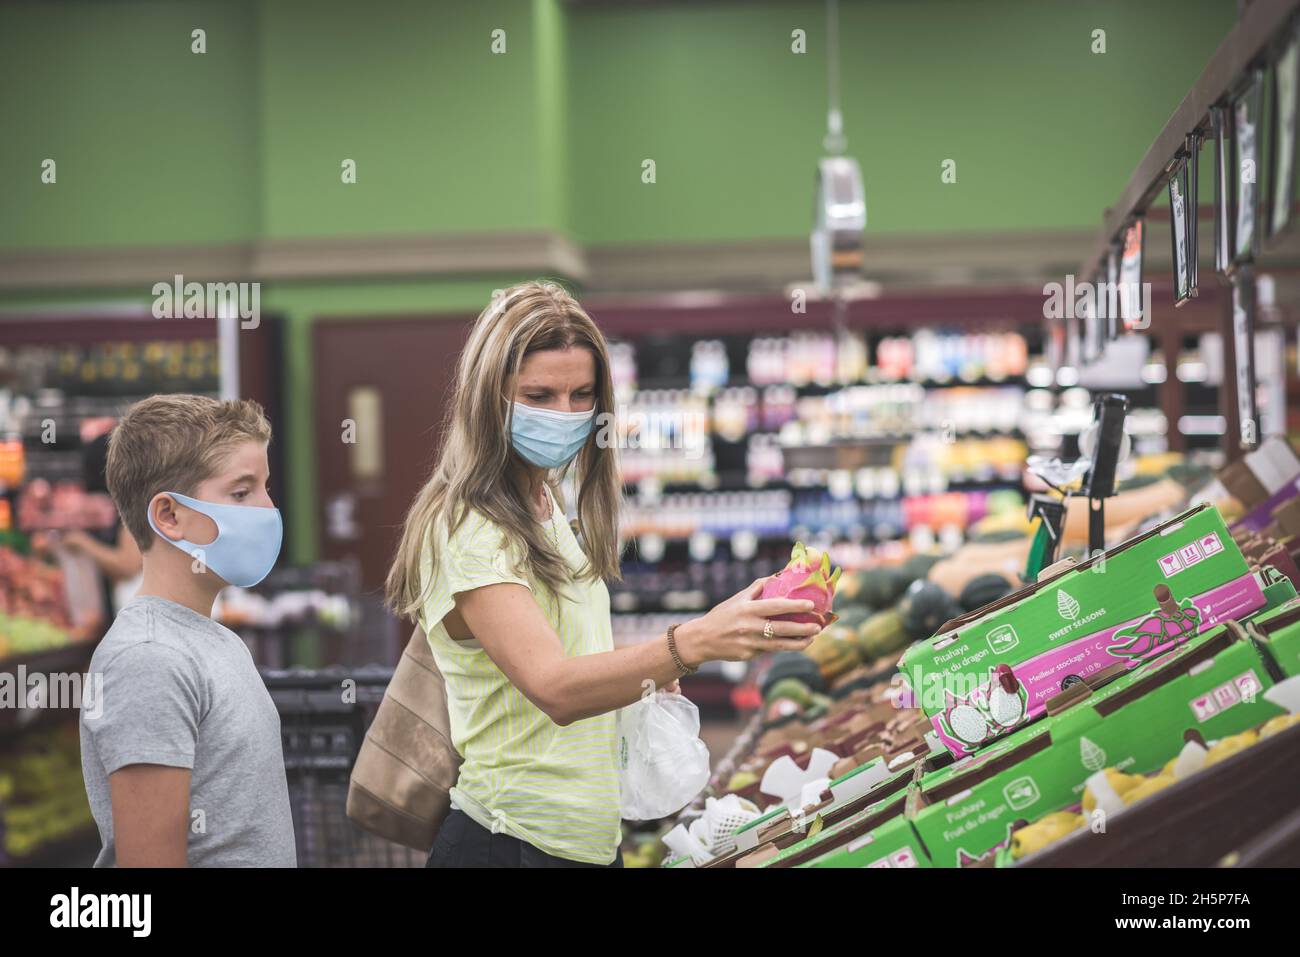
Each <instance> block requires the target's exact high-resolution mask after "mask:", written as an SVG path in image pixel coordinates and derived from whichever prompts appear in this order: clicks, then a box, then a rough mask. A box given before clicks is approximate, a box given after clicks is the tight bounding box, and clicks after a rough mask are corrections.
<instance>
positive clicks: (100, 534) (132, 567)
mask: <svg viewBox="0 0 1300 957" xmlns="http://www.w3.org/2000/svg"><path fill="white" fill-rule="evenodd" d="M107 462H108V432H104V433H102V434H100V435H98V436H96V437H95V438H93V439H91V440H89V441H88V442H86V443H85V445H83V446H82V458H81V466H82V478H83V483H84V486H85V490H86V491H87V492H93V493H99V494H102V495H108V483H107V482H106V481H105V479H104V470H105V468H106V465H107ZM35 544H36V548H37V550H38V551H40V552H43V553H52V552H54V551H56V550H59V549H62V550H63V551H66V552H68V553H70V554H73V555H86V556H88V557H89V558H90V560H91V561H92V562H94V564H95V567H96V568H97V569H98V570H99V572H100V577H101V582H102V588H101V604H102V606H103V614H104V617H105V619H106V620H107V621H112V620H113V618H114V617H115V616H116V615H117V610H118V609H119V608H121V607H122V606H123V605H125V604H126V603H127V601H129V600H130V598H131V596H132V595H134V594H135V591H136V589H137V588H139V587H140V580H141V577H142V575H143V573H144V562H143V560H142V559H141V558H140V549H139V548H138V547H136V544H135V539H134V538H132V537H131V533H130V532H128V531H127V530H126V526H125V525H124V524H122V519H121V516H119V515H118V514H117V510H116V509H114V510H113V525H112V527H111V528H109V529H106V530H103V531H96V532H86V531H82V530H81V529H75V528H74V529H69V530H68V531H66V532H61V533H60V532H54V533H46V534H43V535H41V536H39V538H38V540H37V541H36V543H35Z"/></svg>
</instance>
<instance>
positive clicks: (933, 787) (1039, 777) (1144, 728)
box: [907, 623, 1284, 867]
mask: <svg viewBox="0 0 1300 957" xmlns="http://www.w3.org/2000/svg"><path fill="white" fill-rule="evenodd" d="M1107 675H1108V676H1113V677H1111V679H1110V680H1109V682H1108V683H1106V684H1103V685H1101V686H1100V687H1092V686H1090V685H1089V684H1088V683H1087V682H1086V681H1085V682H1084V683H1083V684H1082V685H1081V686H1078V687H1074V688H1071V689H1069V690H1067V692H1065V695H1064V696H1063V698H1064V700H1063V702H1057V701H1054V702H1053V705H1052V709H1051V710H1052V713H1051V714H1049V715H1048V716H1047V717H1045V718H1044V719H1043V720H1041V721H1037V722H1035V723H1033V724H1030V725H1028V726H1026V727H1024V728H1021V729H1020V730H1018V731H1016V732H1015V733H1013V734H1011V735H1009V736H1008V737H1006V738H1003V739H1001V740H999V741H997V742H995V743H994V744H993V745H991V746H990V747H988V748H986V749H984V750H982V751H981V752H980V753H979V754H978V755H975V756H973V757H970V758H967V759H964V760H961V761H958V762H956V763H955V764H952V765H950V766H949V767H947V768H943V769H940V770H938V771H935V772H933V773H931V774H927V775H925V776H923V777H922V778H921V779H920V780H919V781H918V782H916V784H914V785H913V786H912V787H911V788H910V789H909V791H908V796H907V817H908V820H909V821H910V822H911V823H912V826H913V827H914V828H916V832H917V835H918V836H919V837H920V839H921V841H922V844H923V845H924V848H925V851H926V853H927V855H928V857H929V858H930V860H931V861H932V862H933V863H934V865H935V866H936V867H960V866H968V865H971V864H976V863H983V862H986V861H988V860H989V859H990V858H991V856H992V854H994V853H995V852H996V851H997V850H998V848H1000V847H1002V846H1003V845H1005V844H1006V843H1007V841H1008V840H1009V838H1010V834H1011V831H1012V829H1013V825H1014V824H1015V823H1016V822H1017V821H1033V820H1036V819H1038V818H1040V817H1042V816H1043V815H1044V814H1048V813H1050V812H1052V811H1058V810H1061V809H1063V808H1066V807H1069V806H1071V805H1074V804H1076V803H1078V802H1079V800H1080V798H1081V795H1082V791H1083V787H1084V784H1085V782H1086V781H1087V778H1088V776H1089V775H1091V774H1093V773H1095V772H1097V771H1100V770H1102V769H1104V768H1108V767H1110V768H1115V769H1117V770H1120V771H1124V772H1127V773H1147V772H1150V771H1153V770H1155V769H1157V768H1159V767H1161V766H1162V765H1163V764H1164V763H1165V762H1166V761H1168V760H1169V759H1170V758H1172V757H1174V756H1175V755H1177V754H1178V753H1179V751H1181V749H1182V747H1183V744H1184V742H1185V741H1186V740H1187V739H1188V737H1189V736H1190V737H1193V738H1195V737H1200V738H1201V739H1202V740H1204V741H1212V740H1214V739H1217V738H1220V737H1224V736H1227V735H1230V734H1236V733H1238V732H1240V731H1243V730H1245V729H1247V728H1251V727H1254V726H1256V725H1257V724H1260V723H1262V722H1264V721H1267V720H1268V719H1269V718H1272V717H1274V716H1276V715H1279V714H1282V713H1284V712H1283V709H1282V708H1281V707H1279V706H1278V705H1276V704H1273V703H1272V702H1269V701H1267V700H1265V698H1264V697H1263V692H1264V691H1265V690H1267V689H1268V688H1270V687H1272V686H1273V684H1274V681H1273V679H1272V678H1271V677H1270V675H1269V672H1268V669H1267V668H1266V667H1265V662H1264V659H1263V657H1262V656H1261V654H1260V651H1259V648H1258V647H1257V646H1256V645H1255V644H1254V643H1253V642H1251V641H1250V640H1248V639H1246V638H1245V632H1244V631H1242V630H1241V629H1239V628H1236V627H1235V623H1234V627H1233V628H1232V629H1230V628H1228V627H1222V626H1220V627H1216V628H1214V629H1213V630H1212V631H1211V632H1209V633H1207V634H1204V635H1200V636H1197V637H1196V638H1194V639H1192V640H1191V641H1189V642H1188V643H1187V644H1185V645H1183V646H1182V647H1180V648H1179V649H1178V650H1176V651H1174V652H1171V653H1169V654H1168V655H1165V656H1163V657H1161V658H1157V659H1155V660H1153V661H1149V662H1146V663H1145V664H1141V665H1139V666H1138V667H1137V668H1134V669H1126V668H1115V669H1111V670H1110V671H1109V672H1108V673H1107Z"/></svg>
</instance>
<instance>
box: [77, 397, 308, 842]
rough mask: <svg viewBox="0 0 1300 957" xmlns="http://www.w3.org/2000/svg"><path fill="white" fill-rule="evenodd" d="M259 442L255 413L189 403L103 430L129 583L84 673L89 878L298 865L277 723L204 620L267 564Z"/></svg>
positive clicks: (239, 405)
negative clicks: (94, 688) (129, 593)
mask: <svg viewBox="0 0 1300 957" xmlns="http://www.w3.org/2000/svg"><path fill="white" fill-rule="evenodd" d="M270 439H271V427H270V425H269V424H268V423H267V421H266V418H265V416H263V414H262V409H261V407H260V406H258V405H257V403H255V402H248V401H237V402H218V401H216V400H215V399H210V398H206V397H203V396H196V395H159V396H153V397H152V398H148V399H144V400H143V401H141V402H138V403H136V404H135V405H133V406H132V407H131V408H130V409H129V410H128V411H127V413H126V415H125V416H123V418H122V421H121V422H120V423H119V424H118V426H117V428H116V429H114V430H113V434H112V437H111V439H110V440H109V447H108V466H107V480H108V490H109V493H110V494H111V495H112V496H113V501H114V503H116V505H117V509H118V512H120V513H121V516H122V521H123V522H124V523H125V525H126V527H127V529H128V530H129V531H130V533H131V536H132V537H133V538H134V539H135V541H136V544H137V545H139V547H140V552H141V554H142V556H143V559H144V580H143V583H142V584H141V586H140V590H139V592H138V593H137V594H136V597H135V598H133V599H132V600H131V601H129V602H128V603H127V604H126V605H124V606H123V607H122V610H121V611H120V612H119V613H118V615H117V619H116V620H115V621H114V622H113V627H112V628H110V629H109V631H108V634H107V635H105V636H104V640H103V641H102V642H101V643H100V645H99V647H98V648H97V649H96V650H95V654H94V657H93V658H92V659H91V664H90V668H91V673H92V674H100V675H102V676H103V684H102V689H103V690H102V699H103V700H102V701H101V702H99V706H100V707H99V708H98V709H96V710H98V711H100V712H102V713H101V715H100V717H98V718H92V717H89V716H88V712H89V709H83V712H82V719H81V764H82V774H83V776H84V777H85V781H86V793H87V795H88V796H89V798H90V806H91V810H92V811H93V812H94V815H95V822H96V823H97V824H98V825H99V833H100V837H101V838H102V839H103V843H104V846H103V849H102V850H101V851H100V853H99V857H98V858H97V859H96V861H95V866H96V867H111V866H114V865H118V866H122V867H183V866H185V865H187V864H188V865H190V866H209V867H213V866H216V867H222V866H225V867H232V866H236V867H243V866H263V867H294V866H296V864H297V856H296V852H295V847H294V835H293V820H292V818H291V816H290V812H289V789H288V785H287V782H286V779H285V773H284V754H283V751H282V750H281V743H280V716H279V714H278V713H277V711H276V709H275V705H274V704H273V703H272V701H271V696H270V694H269V693H268V692H267V690H266V686H265V684H263V682H262V679H261V676H260V675H259V674H258V673H257V668H256V666H255V665H254V664H253V658H252V655H251V654H249V651H248V648H247V647H246V646H245V644H244V642H243V641H242V640H241V639H240V638H239V636H238V635H236V634H235V633H234V632H231V631H229V630H228V629H226V628H224V627H222V626H221V625H219V624H217V623H216V622H215V621H213V620H212V618H211V614H212V603H213V600H214V599H215V598H216V596H217V593H218V592H219V591H221V589H223V588H225V587H226V586H227V585H240V586H244V587H247V586H251V585H254V584H256V583H257V582H258V581H261V579H262V578H264V577H265V576H266V574H267V572H269V571H270V570H271V566H272V565H273V564H274V563H275V559H276V556H277V555H278V554H279V551H280V537H281V524H280V513H279V512H278V511H277V510H276V509H275V507H274V506H273V505H272V503H271V497H270V495H269V494H268V493H267V478H268V471H269V469H268V466H267V460H266V447H267V443H268V442H269V441H270Z"/></svg>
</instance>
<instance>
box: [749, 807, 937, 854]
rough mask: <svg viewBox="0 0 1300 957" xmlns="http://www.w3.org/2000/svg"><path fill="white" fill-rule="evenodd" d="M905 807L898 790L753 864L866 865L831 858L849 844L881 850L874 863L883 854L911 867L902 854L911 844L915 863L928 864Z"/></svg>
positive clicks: (911, 852) (860, 848)
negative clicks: (832, 861) (883, 833)
mask: <svg viewBox="0 0 1300 957" xmlns="http://www.w3.org/2000/svg"><path fill="white" fill-rule="evenodd" d="M903 808H904V794H903V793H902V792H900V791H895V792H894V793H892V794H889V795H886V796H881V797H879V798H877V799H875V800H873V801H872V802H871V803H870V804H868V805H866V806H865V807H862V808H860V809H859V810H857V811H856V812H855V813H854V814H852V815H851V816H849V817H847V818H844V819H843V820H841V821H839V822H838V823H835V824H827V825H825V826H823V827H822V829H821V830H820V831H817V832H816V833H813V834H809V835H806V836H804V837H803V838H801V839H800V840H799V841H798V842H797V843H793V844H789V845H787V846H786V847H784V848H782V849H780V850H777V851H776V852H775V853H772V852H769V853H767V854H765V855H760V856H759V857H758V858H756V859H755V861H754V863H753V864H752V865H751V866H754V867H764V868H768V867H777V868H784V867H862V866H864V865H863V863H861V859H860V858H858V857H853V858H852V859H851V860H852V861H853V863H850V862H849V860H850V859H845V860H842V861H840V862H839V863H831V862H830V861H831V859H832V858H835V857H837V856H839V855H840V854H841V853H844V852H846V851H847V848H849V847H850V846H851V847H852V848H853V850H852V851H849V852H848V853H850V854H856V853H857V852H859V851H861V850H862V849H863V848H864V847H865V846H867V845H872V846H873V847H874V849H875V850H876V851H877V852H879V853H876V854H875V856H872V857H870V860H869V861H868V862H867V863H874V862H875V861H876V860H878V859H879V858H880V857H882V856H883V857H885V858H886V860H888V857H889V856H890V855H897V862H896V864H895V866H900V867H901V866H908V865H907V864H904V863H903V855H902V854H900V853H899V852H900V851H902V850H904V848H905V847H908V846H910V848H911V850H910V854H909V855H908V856H910V857H913V858H915V859H916V860H917V865H916V866H929V860H928V859H926V858H925V857H924V853H923V852H922V850H921V847H920V842H919V841H918V840H917V838H916V833H915V832H914V831H913V830H912V827H911V825H910V824H908V823H907V820H906V818H904V817H903ZM898 825H901V827H898ZM886 827H890V828H891V829H890V830H889V831H888V832H887V833H886V834H885V835H877V832H878V831H879V830H880V829H882V828H886ZM922 862H924V863H922ZM877 866H882V865H877Z"/></svg>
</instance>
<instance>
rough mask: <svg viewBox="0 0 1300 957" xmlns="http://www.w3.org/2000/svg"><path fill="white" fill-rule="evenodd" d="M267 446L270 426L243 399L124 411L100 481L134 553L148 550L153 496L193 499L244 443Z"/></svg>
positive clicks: (165, 400)
mask: <svg viewBox="0 0 1300 957" xmlns="http://www.w3.org/2000/svg"><path fill="white" fill-rule="evenodd" d="M249 440H252V441H256V442H269V441H270V440H271V424H270V423H269V422H267V421H266V415H265V414H264V413H263V411H262V407H261V406H260V405H258V404H257V403H256V402H253V401H251V400H249V399H238V400H233V401H227V402H219V401H217V400H216V399H211V398H208V397H207V396H203V395H185V394H176V395H155V396H150V397H149V398H147V399H141V400H140V401H139V402H137V403H135V405H133V406H131V408H129V409H127V411H126V415H124V416H122V421H120V422H119V423H118V424H117V427H116V428H115V429H113V432H112V434H111V435H110V436H109V439H108V465H107V467H106V468H105V478H106V479H107V482H108V492H109V494H110V495H112V496H113V502H114V504H115V505H117V510H118V513H119V514H120V515H121V516H122V522H123V523H124V524H125V525H126V527H127V530H128V531H129V532H130V533H131V535H132V537H133V538H135V541H136V544H137V545H139V546H140V551H142V552H143V551H147V550H148V549H149V546H150V545H152V544H153V535H152V529H151V528H150V526H149V517H148V512H149V503H150V502H151V501H152V500H153V497H154V496H155V495H157V494H158V493H159V492H178V493H180V494H181V495H191V494H193V492H194V490H195V488H197V486H198V484H199V483H200V482H202V481H204V480H206V479H209V478H211V477H212V476H213V475H215V474H217V471H218V470H219V469H220V467H221V463H222V459H223V458H224V457H225V456H226V454H227V453H228V452H229V451H230V450H231V448H233V447H234V446H236V445H238V444H239V443H240V442H245V441H249Z"/></svg>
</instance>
